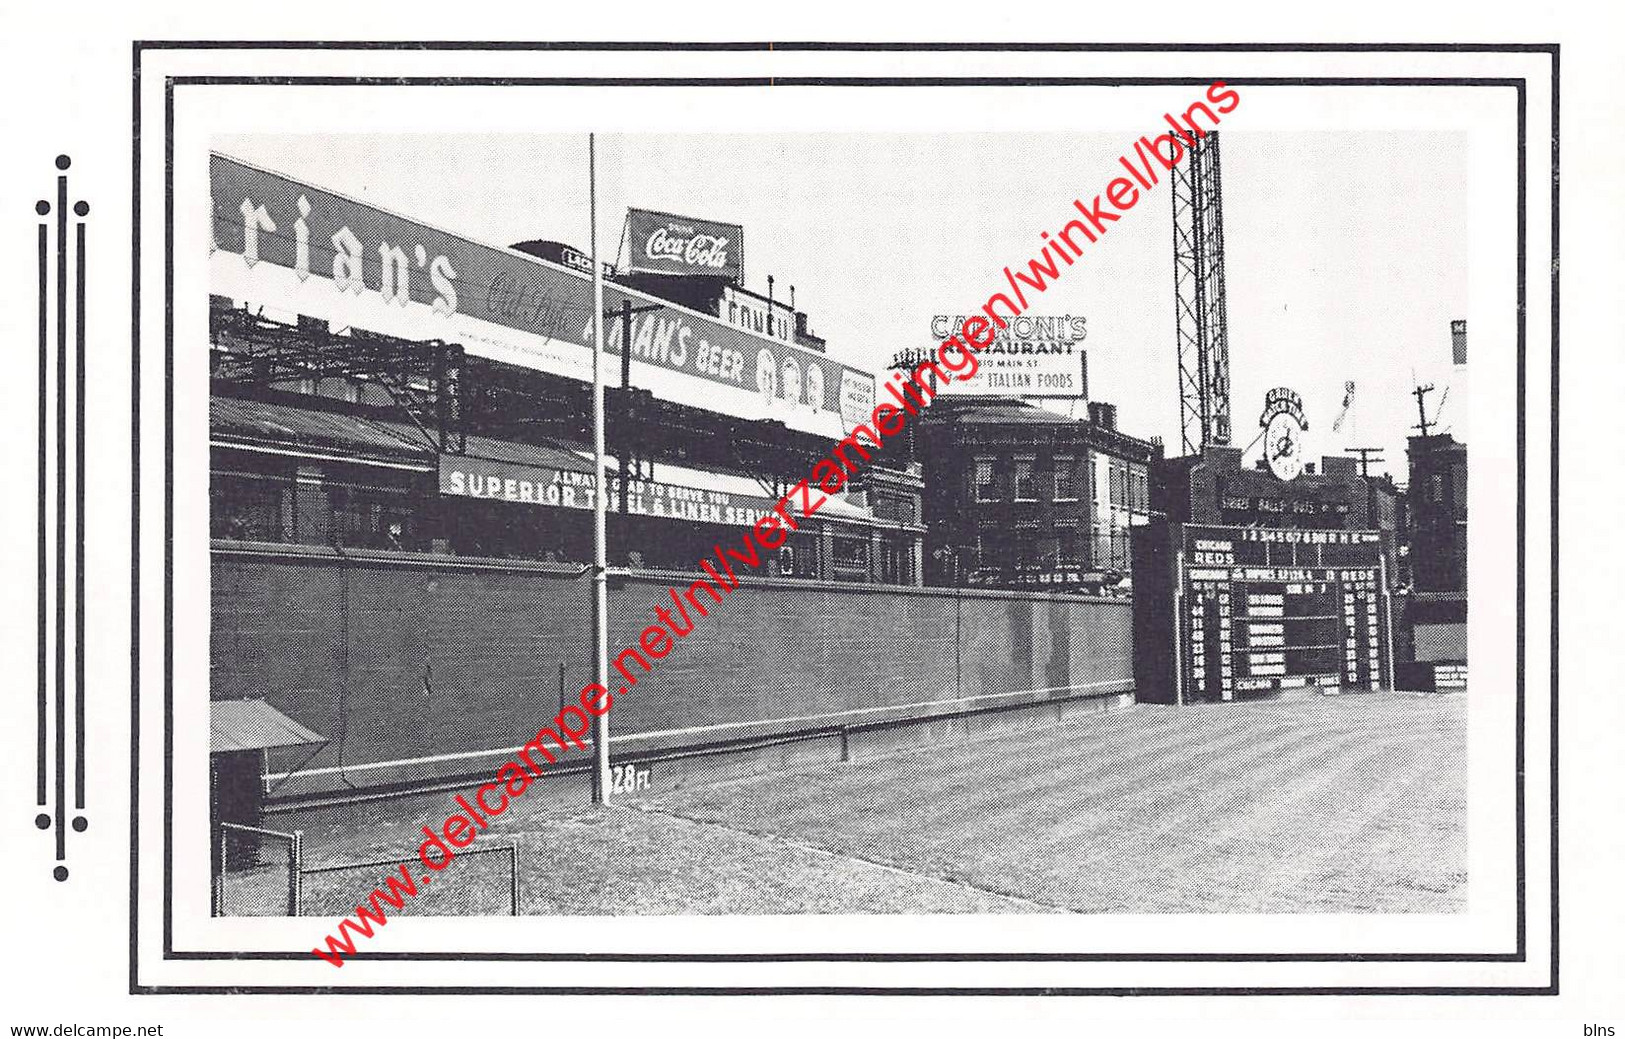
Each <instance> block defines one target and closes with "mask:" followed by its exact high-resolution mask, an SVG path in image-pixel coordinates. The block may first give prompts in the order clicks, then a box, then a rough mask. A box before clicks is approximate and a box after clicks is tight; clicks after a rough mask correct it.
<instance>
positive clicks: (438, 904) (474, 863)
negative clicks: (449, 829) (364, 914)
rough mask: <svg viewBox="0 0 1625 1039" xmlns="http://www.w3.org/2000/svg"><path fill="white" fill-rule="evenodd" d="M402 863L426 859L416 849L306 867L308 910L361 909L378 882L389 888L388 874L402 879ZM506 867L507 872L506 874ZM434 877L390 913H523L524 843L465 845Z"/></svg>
mask: <svg viewBox="0 0 1625 1039" xmlns="http://www.w3.org/2000/svg"><path fill="white" fill-rule="evenodd" d="M487 864H494V865H487ZM401 866H406V867H408V868H409V869H411V870H417V869H419V868H420V867H421V863H420V861H419V859H418V858H417V856H415V855H414V856H413V857H411V858H408V859H375V860H373V861H370V862H344V863H338V864H334V865H327V866H311V867H307V868H304V869H301V870H300V871H299V884H300V889H301V893H300V901H301V908H302V909H303V910H304V915H306V916H343V915H347V914H349V913H353V912H355V907H356V902H357V900H358V899H365V898H366V897H367V896H368V895H369V894H370V893H371V892H372V890H373V889H374V888H381V889H384V890H388V884H387V883H385V882H384V881H385V878H387V877H389V876H391V875H394V876H395V877H397V879H398V878H399V876H400V867H401ZM504 869H505V870H506V873H507V875H506V877H503V876H502V872H503V870H504ZM348 874H360V876H350V875H348ZM482 875H483V876H482ZM432 877H433V881H434V882H433V883H432V884H431V883H430V882H429V881H430V877H429V876H428V875H426V876H423V877H420V878H419V879H418V880H417V888H418V893H417V895H415V896H413V897H412V898H410V900H408V901H407V902H406V904H405V906H404V907H403V908H401V909H390V910H389V911H388V912H389V915H390V916H411V915H426V916H504V915H505V916H518V915H519V908H520V903H519V849H518V847H517V846H515V845H512V844H503V845H497V846H494V847H490V848H463V849H459V850H458V852H457V857H456V858H455V859H453V860H452V862H451V863H450V865H448V866H447V867H446V869H445V870H444V871H442V872H439V873H435V874H432ZM306 878H311V879H309V880H307V879H306ZM443 878H444V879H443ZM482 879H489V880H497V879H501V880H503V881H505V883H503V884H502V885H501V886H500V887H499V886H497V885H496V884H492V883H482V882H481V881H482ZM504 896H505V897H504ZM504 903H506V904H505V905H504Z"/></svg>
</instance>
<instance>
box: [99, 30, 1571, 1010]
mask: <svg viewBox="0 0 1625 1039" xmlns="http://www.w3.org/2000/svg"><path fill="white" fill-rule="evenodd" d="M225 49H243V50H287V51H300V50H317V51H320V50H336V51H392V50H406V51H424V50H430V51H434V50H445V51H463V50H469V51H474V50H493V51H650V52H659V51H701V52H704V51H770V50H793V51H835V52H839V51H852V52H862V51H870V52H873V51H880V52H910V51H921V52H929V51H983V52H1067V53H1080V52H1103V53H1109V52H1170V53H1183V52H1201V53H1216V52H1223V53H1228V52H1273V53H1284V52H1309V53H1382V52H1410V53H1441V54H1462V53H1502V54H1505V53H1524V54H1545V55H1547V56H1548V57H1549V58H1550V62H1551V84H1550V85H1551V91H1552V95H1551V113H1550V114H1551V125H1552V139H1551V152H1550V156H1551V162H1552V180H1551V235H1552V242H1551V244H1552V265H1551V291H1552V313H1551V336H1552V356H1551V361H1552V371H1551V387H1550V392H1551V395H1552V429H1551V438H1552V441H1551V458H1550V462H1551V467H1552V470H1551V486H1550V503H1551V524H1552V528H1551V529H1552V531H1553V534H1554V536H1553V537H1552V539H1551V580H1552V604H1551V614H1550V622H1551V647H1550V648H1551V654H1552V657H1551V673H1550V679H1551V699H1552V705H1551V719H1550V732H1549V738H1550V740H1551V764H1550V782H1551V789H1552V801H1551V805H1550V809H1551V832H1550V839H1551V853H1550V868H1551V876H1550V883H1551V917H1550V923H1551V935H1550V941H1551V948H1550V969H1551V975H1550V980H1549V982H1548V984H1546V985H1524V986H1517V985H1452V986H1420V985H1411V986H1403V985H1369V986H1360V985H1341V986H1164V987H1151V986H1134V987H1055V986H1046V987H978V986H956V987H925V986H909V987H892V986H850V985H847V986H841V985H822V986H819V985H784V986H692V987H690V986H624V985H623V986H602V987H599V986H579V985H577V986H540V985H539V986H525V985H502V986H496V985H491V986H481V985H459V986H445V987H428V986H413V985H367V986H303V985H274V986H242V985H232V986H219V985H143V984H141V983H140V981H139V978H138V946H137V925H138V912H137V903H138V898H139V889H138V881H139V873H138V871H139V862H138V861H137V856H136V854H135V848H136V837H137V832H138V831H137V820H136V814H137V806H138V797H137V794H138V791H139V771H138V770H139V726H140V686H139V605H140V603H139V598H140V571H139V557H140V551H139V533H140V496H139V478H140V444H139V434H140V357H139V353H140V351H139V340H140V335H139V321H140V268H139V262H140V207H141V188H140V172H141V151H140V145H141V53H142V51H143V50H225ZM1559 55H1560V48H1559V46H1558V45H1557V44H1418V43H1399V44H1382V43H1366V44H1320V43H1301V44H1292V43H1265V44H1249V43H1233V44H1152V43H1136V44H1066V43H1060V44H1057V43H828V42H802V43H767V42H761V43H754V42H737V43H679V42H651V43H625V42H622V43H600V42H515V41H417V42H406V41H269V40H257V41H136V42H135V43H134V45H133V64H134V86H133V92H132V93H133V108H134V112H133V117H134V133H133V142H132V167H133V175H134V176H133V194H134V199H133V209H134V220H133V226H132V246H131V251H132V271H133V274H132V290H133V299H132V318H131V320H132V337H133V346H134V348H135V349H134V354H133V358H132V362H133V363H132V398H133V408H132V418H131V421H132V448H131V450H132V458H131V465H132V476H133V477H134V480H135V483H134V505H133V511H132V545H133V546H134V549H133V551H132V556H133V558H132V593H131V607H132V615H131V635H132V648H131V684H132V706H131V712H132V713H131V721H132V741H133V745H132V759H131V785H132V791H131V793H132V800H131V819H130V827H131V877H130V892H131V906H130V991H131V993H132V994H147V993H256V994H356V995H375V994H424V995H467V994H499V995H506V994H558V995H1005V996H1009V995H1018V996H1019V995H1029V996H1030V995H1129V996H1140V995H1150V996H1155V995H1556V994H1557V993H1558V965H1559V942H1558V939H1559V928H1558V919H1559V918H1558V908H1559V897H1558V880H1559V874H1558V847H1559V845H1558V779H1559V776H1558V765H1557V762H1558V735H1559V734H1558V695H1557V692H1558V656H1557V650H1558V628H1557V620H1558V544H1557V538H1556V537H1555V532H1556V530H1557V529H1558V512H1559V502H1558V485H1559V475H1558V465H1559V459H1558V407H1557V401H1558V362H1559V340H1558V330H1559V320H1558V313H1559V308H1558V298H1559V297H1558V292H1559V275H1558V271H1559V265H1558V263H1557V256H1558V244H1559V235H1558V228H1559V213H1558V176H1557V174H1558V160H1559V148H1558V144H1559V133H1558V127H1559V80H1560V75H1559ZM1206 82H1208V80H1206V79H1200V78H1195V77H1121V76H1119V77H1053V76H1044V77H985V76H984V77H904V78H889V77H867V76H861V77H854V76H842V77H804V76H803V77H771V78H770V77H761V76H757V77H732V78H724V77H713V78H704V77H651V78H637V77H616V78H604V77H489V76H471V77H458V76H450V77H448V76H438V77H394V76H390V77H383V76H319V75H312V76H297V75H278V76H233V75H218V76H214V75H195V76H174V77H166V78H165V82H164V88H165V89H164V123H165V125H164V148H165V165H166V170H167V174H166V179H165V198H164V203H165V215H164V220H165V286H164V290H165V322H166V323H165V340H166V342H165V353H164V367H165V371H164V378H165V419H164V430H165V436H164V440H165V446H164V450H165V476H166V492H167V489H168V488H169V487H171V486H172V477H173V463H174V438H173V414H172V413H173V359H174V358H173V313H174V299H173V274H174V263H173V231H174V226H173V222H174V221H173V216H174V198H173V178H172V174H173V159H174V154H173V148H174V114H175V113H174V92H175V88H176V87H177V86H199V85H225V84H256V85H304V86H369V85H382V86H451V85H463V86H472V85H479V86H495V85H558V86H564V85H569V86H580V85H588V86H710V87H717V86H752V87H754V86H773V85H781V86H788V85H803V86H837V85H838V86H938V87H941V86H986V85H1004V86H1046V85H1068V86H1082V85H1108V86H1126V85H1201V84H1204V83H1206ZM1227 82H1231V83H1235V84H1238V85H1294V86H1463V87H1499V88H1510V89H1514V90H1515V91H1516V94H1517V161H1518V171H1517V182H1518V197H1517V297H1518V298H1517V313H1518V329H1517V379H1518V384H1517V400H1518V418H1517V474H1518V484H1517V520H1518V523H1517V527H1518V541H1517V566H1518V590H1519V595H1518V603H1517V676H1516V686H1517V699H1516V704H1517V706H1516V734H1515V748H1516V749H1515V790H1516V794H1515V806H1514V812H1515V820H1516V847H1517V862H1516V891H1517V906H1516V951H1515V952H1512V953H1490V954H1471V953H1467V954H1463V953H1307V954H1298V953H1240V954H1231V953H1137V954H1092V953H1091V954H1066V953H1033V954H1025V953H994V954H981V953H969V954H914V953H904V954H867V953H796V954H763V955H757V954H695V955H690V954H591V955H585V954H545V953H544V954H529V953H487V954H480V953H371V954H369V953H359V954H358V955H357V956H356V958H358V959H374V960H380V961H390V960H398V961H405V962H411V961H419V962H435V961H440V962H445V961H476V962H504V961H507V962H512V961H535V962H547V961H571V960H574V961H603V962H622V961H624V962H642V961H680V962H708V963H709V962H716V963H727V962H821V961H822V962H838V961H857V962H867V961H874V962H881V961H887V962H934V961H943V962H967V961H969V962H1003V961H1025V962H1051V961H1072V962H1088V961H1105V962H1111V961H1117V962H1360V961H1371V962H1511V963H1522V962H1527V959H1528V945H1527V938H1528V931H1527V904H1526V902H1527V869H1526V847H1525V835H1526V815H1527V813H1526V806H1525V784H1524V768H1525V715H1526V704H1525V684H1524V664H1525V641H1524V639H1525V609H1526V603H1525V601H1524V600H1525V592H1526V587H1525V572H1524V566H1525V562H1526V554H1525V548H1526V546H1525V530H1524V528H1525V522H1526V519H1527V512H1526V501H1527V493H1526V487H1525V483H1526V480H1525V477H1526V471H1525V448H1526V441H1525V430H1524V424H1523V418H1522V416H1523V412H1524V408H1525V407H1526V404H1527V391H1526V385H1525V383H1526V360H1525V350H1526V346H1527V310H1526V304H1527V285H1526V268H1527V221H1526V208H1527V204H1528V198H1527V195H1528V186H1529V185H1528V173H1527V164H1526V159H1527V150H1526V149H1527V116H1528V111H1527V108H1528V96H1527V86H1528V80H1527V79H1526V78H1524V77H1518V76H1508V77H1435V76H1386V77H1383V76H1349V77H1302V76H1291V77H1227ZM163 504H164V507H165V513H164V559H165V575H164V582H165V583H164V604H165V606H164V610H165V618H164V623H165V641H164V647H163V653H164V673H165V689H164V700H165V703H164V714H165V733H164V736H165V766H166V767H165V775H164V787H165V800H166V805H167V804H169V803H171V799H172V778H173V777H172V768H173V755H172V753H171V751H172V746H171V743H170V740H171V737H172V726H173V698H172V692H173V689H172V680H173V659H172V653H173V644H172V640H171V638H170V636H171V634H172V630H173V628H172V610H173V586H172V573H171V569H172V563H173V525H172V522H173V521H172V512H171V510H172V504H173V503H172V502H171V501H169V500H167V493H166V501H165V502H164V503H163ZM169 824H170V819H169V817H168V813H167V811H166V818H165V836H164V874H165V884H166V892H165V893H166V898H165V903H164V943H163V946H164V959H166V960H172V959H173V960H194V959H195V960H245V959H246V960H293V959H298V958H299V957H298V956H296V955H292V954H284V953H275V952H258V951H248V952H192V951H183V950H182V951H178V950H175V949H174V948H173V944H172V942H171V932H172V916H171V912H170V900H169V898H168V897H167V895H168V894H169V892H168V890H167V885H168V883H169V882H170V877H171V873H172V869H171V866H172V854H173V849H172V844H171V834H170V825H169Z"/></svg>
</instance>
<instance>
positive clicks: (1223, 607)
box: [1134, 523, 1393, 703]
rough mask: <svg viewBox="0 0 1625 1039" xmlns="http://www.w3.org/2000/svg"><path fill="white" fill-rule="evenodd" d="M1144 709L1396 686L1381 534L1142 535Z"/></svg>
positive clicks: (1162, 526)
mask: <svg viewBox="0 0 1625 1039" xmlns="http://www.w3.org/2000/svg"><path fill="white" fill-rule="evenodd" d="M1134 567H1135V568H1134V598H1135V647H1134V655H1135V676H1136V684H1137V685H1138V687H1139V689H1140V696H1139V698H1140V699H1142V700H1152V701H1157V700H1161V701H1163V702H1173V703H1188V702H1195V701H1208V700H1213V701H1228V700H1235V699H1240V698H1244V697H1248V696H1265V695H1273V694H1277V693H1279V692H1281V691H1282V690H1286V689H1302V688H1319V689H1320V690H1321V691H1323V692H1338V691H1341V690H1344V689H1351V690H1352V689H1380V688H1391V687H1392V684H1393V682H1392V678H1391V672H1390V668H1391V666H1392V659H1391V631H1392V620H1391V616H1390V613H1389V610H1390V604H1389V602H1388V598H1387V590H1386V585H1387V581H1386V578H1387V574H1386V567H1385V564H1384V558H1383V552H1382V540H1381V536H1380V535H1379V534H1378V533H1377V532H1376V531H1374V530H1303V529H1286V528H1273V527H1220V526H1205V525H1199V524H1171V523H1159V524H1153V525H1151V526H1149V527H1142V528H1136V530H1135V559H1134Z"/></svg>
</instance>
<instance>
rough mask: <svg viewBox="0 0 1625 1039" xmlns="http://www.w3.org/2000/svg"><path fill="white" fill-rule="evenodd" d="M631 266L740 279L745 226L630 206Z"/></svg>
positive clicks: (649, 270)
mask: <svg viewBox="0 0 1625 1039" xmlns="http://www.w3.org/2000/svg"><path fill="white" fill-rule="evenodd" d="M626 236H627V243H628V245H629V246H630V247H631V264H630V266H631V269H632V270H634V271H639V272H642V273H645V274H701V275H705V276H707V277H713V278H729V279H731V280H733V281H735V282H738V281H739V280H741V279H742V278H744V276H745V229H744V228H742V227H740V226H739V225H738V224H723V223H718V222H717V221H715V220H696V219H695V218H694V217H689V216H677V215H676V214H675V213H661V212H658V211H656V210H653V209H630V208H629V209H627V211H626Z"/></svg>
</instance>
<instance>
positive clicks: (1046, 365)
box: [891, 314, 1089, 400]
mask: <svg viewBox="0 0 1625 1039" xmlns="http://www.w3.org/2000/svg"><path fill="white" fill-rule="evenodd" d="M964 321H965V318H964V317H963V316H960V317H955V316H952V315H949V314H938V315H936V316H935V317H933V318H932V319H931V345H929V346H920V347H910V348H908V349H904V350H899V351H897V352H896V353H895V354H894V355H893V356H892V363H891V367H892V368H893V369H898V370H906V371H913V370H914V368H915V366H916V365H920V364H923V363H925V362H926V361H928V360H932V359H934V358H935V356H936V354H935V351H936V344H938V343H941V342H942V341H943V340H945V339H947V338H948V337H949V336H952V335H954V334H955V332H956V330H957V329H958V328H959V327H960V326H961V325H963V324H964ZM1088 334H1089V324H1088V319H1087V318H1085V317H1083V316H1081V315H1075V314H1060V315H1048V314H1022V315H1020V316H1019V317H1012V318H1009V319H1007V321H1006V323H1005V327H1004V328H1002V329H999V330H998V331H997V332H996V334H995V338H994V340H993V342H992V343H991V344H989V345H988V346H985V347H983V348H982V350H981V351H980V352H979V353H978V354H977V360H979V361H980V362H981V367H980V368H978V369H977V371H976V374H975V375H974V376H973V377H971V378H970V379H964V378H956V379H954V380H953V381H952V382H949V383H948V384H947V385H945V386H943V387H940V392H941V393H942V394H943V395H945V396H962V397H976V396H1001V397H1071V398H1076V399H1079V400H1086V399H1088V396H1089V379H1088V372H1089V369H1088V363H1087V355H1086V354H1085V353H1084V350H1083V341H1084V339H1085V338H1087V336H1088Z"/></svg>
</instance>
